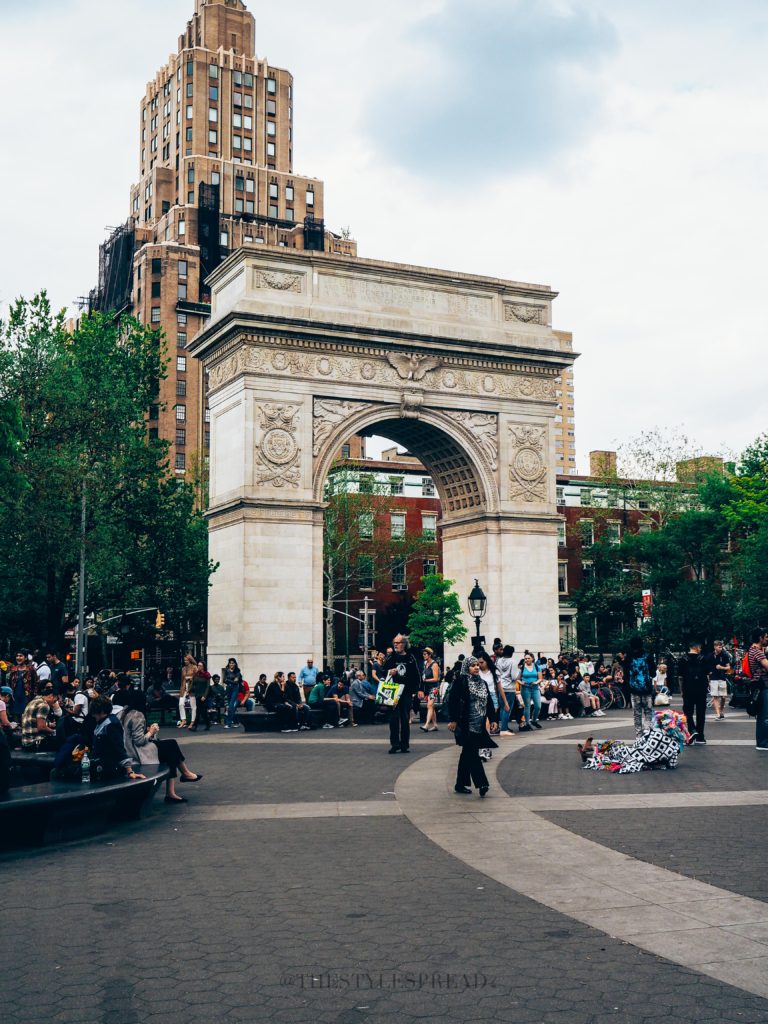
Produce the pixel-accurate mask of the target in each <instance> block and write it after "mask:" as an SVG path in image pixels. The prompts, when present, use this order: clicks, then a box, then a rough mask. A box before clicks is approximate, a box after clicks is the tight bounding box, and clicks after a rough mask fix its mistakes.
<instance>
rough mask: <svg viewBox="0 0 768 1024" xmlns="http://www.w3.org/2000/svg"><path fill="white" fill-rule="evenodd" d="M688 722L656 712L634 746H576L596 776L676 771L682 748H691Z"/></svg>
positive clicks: (602, 742) (599, 743) (599, 742)
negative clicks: (609, 773) (650, 725)
mask: <svg viewBox="0 0 768 1024" xmlns="http://www.w3.org/2000/svg"><path fill="white" fill-rule="evenodd" d="M690 740H691V736H690V733H689V732H688V722H687V719H686V717H685V715H681V714H679V713H678V712H677V711H670V710H669V709H666V710H664V711H656V712H654V713H653V725H652V727H651V728H650V729H649V730H648V731H647V732H644V733H643V734H642V735H641V736H640V737H639V738H638V739H636V740H635V742H634V743H628V742H627V741H626V740H597V741H595V740H593V738H592V737H591V736H590V737H589V739H587V741H586V743H584V744H581V743H579V744H578V749H579V754H580V755H581V760H582V762H583V765H584V767H585V768H587V769H589V770H591V771H595V772H614V773H615V774H617V775H628V774H632V773H635V772H645V771H652V770H654V769H662V770H664V769H667V768H676V767H677V762H678V760H679V758H680V753H681V751H682V749H683V747H684V746H686V745H688V744H690Z"/></svg>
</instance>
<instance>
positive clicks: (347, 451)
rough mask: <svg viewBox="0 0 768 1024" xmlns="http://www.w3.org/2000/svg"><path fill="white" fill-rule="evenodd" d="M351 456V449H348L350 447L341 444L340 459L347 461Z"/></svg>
mask: <svg viewBox="0 0 768 1024" xmlns="http://www.w3.org/2000/svg"><path fill="white" fill-rule="evenodd" d="M351 454H352V449H351V448H350V446H349V445H348V444H343V445H342V446H341V457H342V459H348V458H349V457H350V455H351Z"/></svg>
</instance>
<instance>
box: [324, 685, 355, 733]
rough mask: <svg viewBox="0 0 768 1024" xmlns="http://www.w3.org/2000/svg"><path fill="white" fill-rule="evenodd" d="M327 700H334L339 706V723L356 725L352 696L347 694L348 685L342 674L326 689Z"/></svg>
mask: <svg viewBox="0 0 768 1024" xmlns="http://www.w3.org/2000/svg"><path fill="white" fill-rule="evenodd" d="M326 699H327V700H334V701H336V703H337V704H338V706H339V725H347V724H349V725H351V726H352V727H353V728H356V727H357V722H356V721H355V716H354V711H353V709H352V698H351V697H350V695H349V687H348V686H347V683H346V681H345V679H344V677H343V676H340V677H339V679H338V681H337V682H336V683H335V685H334V686H332V687H331V688H330V690H329V691H328V697H327V698H326Z"/></svg>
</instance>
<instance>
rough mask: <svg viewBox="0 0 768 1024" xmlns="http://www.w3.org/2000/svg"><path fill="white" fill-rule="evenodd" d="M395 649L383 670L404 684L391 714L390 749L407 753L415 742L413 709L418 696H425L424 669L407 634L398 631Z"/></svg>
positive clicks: (393, 752)
mask: <svg viewBox="0 0 768 1024" xmlns="http://www.w3.org/2000/svg"><path fill="white" fill-rule="evenodd" d="M392 644H393V646H394V652H393V653H392V654H390V655H389V657H388V658H387V659H386V661H385V662H384V667H383V669H382V671H381V672H380V673H379V676H380V677H381V675H382V674H383V675H384V676H385V677H386V678H387V679H393V680H394V681H395V682H397V683H402V684H403V686H404V690H403V695H402V697H401V698H400V700H399V701H398V704H397V707H395V708H392V710H391V711H390V713H389V744H390V746H389V752H390V754H397V753H399V752H402V753H403V754H407V753H408V751H409V750H410V744H411V726H410V720H411V708H412V707H413V700H414V697H416V698H420V697H421V692H420V691H421V670H420V669H419V664H418V662H417V661H416V658H415V656H414V654H413V652H412V651H411V649H410V644H409V643H408V639H407V637H404V636H402V635H400V634H398V635H397V636H396V637H395V639H394V640H393V641H392Z"/></svg>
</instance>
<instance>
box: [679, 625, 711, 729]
mask: <svg viewBox="0 0 768 1024" xmlns="http://www.w3.org/2000/svg"><path fill="white" fill-rule="evenodd" d="M678 670H679V672H680V684H681V686H682V690H683V714H684V715H685V717H686V718H687V719H688V732H689V733H690V734H691V742H693V743H697V744H699V745H700V746H701V745H703V744H706V742H707V741H706V739H705V738H704V722H705V719H706V715H707V696H708V694H709V678H708V675H707V662H706V660H705V659H704V658H703V657H702V656H701V644H700V643H696V642H694V643H692V644H691V645H690V648H689V650H688V653H687V654H684V655H683V656H682V658H681V659H680V664H679V666H678Z"/></svg>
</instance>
